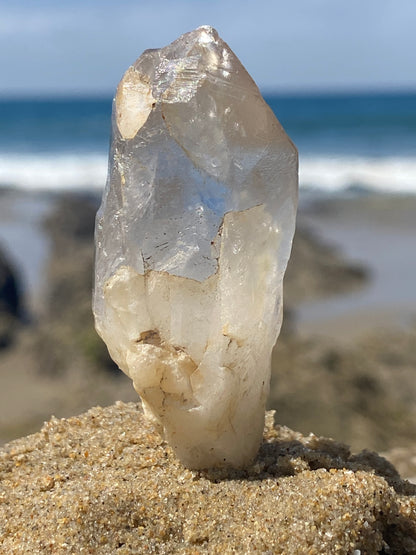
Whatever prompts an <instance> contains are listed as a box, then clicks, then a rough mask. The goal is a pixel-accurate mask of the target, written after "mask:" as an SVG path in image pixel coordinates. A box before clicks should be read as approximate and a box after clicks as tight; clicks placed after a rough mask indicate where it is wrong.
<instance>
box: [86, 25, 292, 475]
mask: <svg viewBox="0 0 416 555" xmlns="http://www.w3.org/2000/svg"><path fill="white" fill-rule="evenodd" d="M112 125H113V131H112V144H111V151H110V165H109V176H108V182H107V186H106V189H105V192H104V195H103V201H102V205H101V208H100V210H99V212H98V214H97V222H96V276H95V289H94V315H95V322H96V328H97V331H98V333H99V334H100V335H101V337H102V338H103V339H104V341H105V342H106V344H107V346H108V349H109V352H110V354H111V356H112V358H113V359H114V361H115V362H116V363H117V364H118V365H119V367H120V368H121V369H122V370H123V372H125V373H126V374H127V375H128V376H130V378H131V379H132V380H133V384H134V387H135V389H136V391H137V392H138V393H139V395H140V396H141V398H142V402H143V406H144V410H145V412H146V414H147V415H148V417H149V418H151V419H152V420H153V421H154V423H155V424H156V425H157V426H158V428H159V430H160V432H161V433H162V434H163V435H164V437H165V438H166V439H167V441H168V442H169V444H170V445H171V447H172V448H173V450H174V451H175V453H176V454H177V456H178V457H179V458H180V460H181V461H182V462H183V463H184V464H185V465H186V466H188V467H190V468H208V467H213V466H222V465H224V466H234V467H243V466H245V465H248V464H249V463H250V462H251V461H252V460H253V458H254V457H255V455H256V453H257V450H258V448H259V445H260V442H261V438H262V432H263V426H264V415H265V403H266V398H267V395H268V390H269V382H270V361H271V352H272V349H273V346H274V343H275V341H276V339H277V336H278V334H279V331H280V326H281V321H282V280H283V275H284V272H285V269H286V265H287V262H288V259H289V255H290V249H291V244H292V239H293V233H294V227H295V216H296V205H297V183H298V181H297V179H298V178H297V151H296V148H295V147H294V145H293V143H292V142H291V141H290V139H289V138H288V137H287V135H286V133H285V132H284V130H283V128H282V127H281V125H280V123H279V122H278V121H277V119H276V117H275V116H274V114H273V112H272V111H271V109H270V108H269V106H268V105H267V104H266V103H265V101H264V100H263V98H262V96H261V94H260V92H259V90H258V88H257V86H256V85H255V83H254V82H253V80H252V79H251V77H250V76H249V75H248V73H247V72H246V70H245V69H244V67H243V66H242V65H241V63H240V62H239V60H238V59H237V57H236V56H235V54H234V53H233V52H232V51H231V49H230V48H229V47H228V45H227V44H226V43H225V42H223V41H222V40H221V39H220V38H219V36H218V34H217V32H216V31H215V30H214V29H212V28H211V27H208V26H204V27H199V28H198V29H196V30H195V31H192V32H190V33H187V34H185V35H182V36H181V37H180V38H179V39H177V40H176V41H174V42H173V43H172V44H170V45H169V46H167V47H165V48H162V49H159V50H147V51H145V52H144V53H143V54H142V56H141V57H140V58H139V59H138V60H137V61H136V62H135V63H134V64H133V66H131V67H130V68H129V69H128V70H127V72H126V73H125V75H124V76H123V78H122V80H121V82H120V84H119V86H118V89H117V93H116V97H115V99H114V104H113V124H112Z"/></svg>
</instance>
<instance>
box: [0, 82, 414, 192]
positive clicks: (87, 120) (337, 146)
mask: <svg viewBox="0 0 416 555" xmlns="http://www.w3.org/2000/svg"><path fill="white" fill-rule="evenodd" d="M265 98H266V101H267V102H268V103H269V104H270V106H271V108H272V109H273V110H274V112H275V113H276V115H277V117H278V118H279V120H280V122H281V123H282V125H283V126H284V128H285V129H286V131H287V133H288V134H289V136H290V137H291V139H292V140H293V142H294V143H295V144H296V146H297V147H298V149H299V157H300V186H301V188H303V189H307V190H309V191H322V192H325V193H339V192H344V191H370V192H371V191H372V192H393V193H416V93H413V94H332V95H330V94H326V95H318V94H314V95H270V94H269V95H266V97H265ZM110 117H111V99H110V98H105V99H103V98H101V99H92V98H89V99H80V98H77V99H62V98H61V99H58V98H55V99H47V100H46V99H44V100H39V99H38V100H27V99H24V100H22V99H14V100H5V99H3V100H0V187H8V188H19V189H30V190H52V191H59V190H68V189H83V190H99V189H101V188H102V187H103V186H104V184H105V181H106V173H107V154H108V147H109V133H110Z"/></svg>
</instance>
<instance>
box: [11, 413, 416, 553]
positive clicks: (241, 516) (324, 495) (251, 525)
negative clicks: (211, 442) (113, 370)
mask: <svg viewBox="0 0 416 555" xmlns="http://www.w3.org/2000/svg"><path fill="white" fill-rule="evenodd" d="M0 476H1V482H0V546H1V548H2V550H3V551H2V552H3V553H8V554H9V553H10V554H25V553H28V554H29V553H30V554H31V555H35V554H41V553H42V554H43V553H46V554H48V553H50V554H52V553H97V554H113V553H119V554H129V553H161V554H163V553H165V554H168V553H181V554H189V555H190V554H197V553H211V554H215V553H217V554H228V553H230V554H231V553H276V554H277V553H281V554H288V553H293V554H303V553H308V554H311V555H312V554H316V555H317V554H319V553H339V554H345V555H347V554H355V555H358V554H363V555H364V554H373V553H379V552H380V553H381V552H382V553H390V554H403V553H414V552H415V551H416V516H415V515H416V496H415V494H416V486H414V485H412V484H409V483H407V482H405V481H403V480H401V479H400V477H399V476H398V474H397V472H396V471H395V469H394V468H393V467H392V466H391V465H390V464H389V463H387V462H386V461H385V460H384V459H382V458H381V457H379V456H378V455H376V454H375V453H369V452H363V453H360V454H358V455H355V456H352V455H351V454H350V452H349V450H348V448H347V447H346V446H345V445H342V444H339V443H336V442H334V441H331V440H327V439H324V438H319V437H316V436H312V435H311V436H308V437H303V436H302V435H300V434H298V433H296V432H293V431H291V430H289V429H288V428H284V427H279V426H276V427H274V425H273V415H272V414H269V415H268V418H267V425H266V429H265V434H264V443H263V445H262V447H261V450H260V453H259V455H258V457H257V459H256V461H255V462H254V464H253V465H252V466H250V467H249V468H248V469H246V470H245V471H230V470H221V469H218V470H210V471H199V472H195V471H190V470H187V469H186V468H184V467H183V466H182V465H181V464H180V463H179V462H178V460H177V459H176V458H175V457H174V456H173V454H172V451H171V450H170V448H169V447H168V446H167V445H166V443H165V442H163V441H162V440H161V439H160V437H159V436H158V435H157V434H155V432H154V431H153V429H152V427H151V426H150V425H149V423H148V422H147V421H146V420H145V419H144V418H143V415H142V413H141V410H140V408H139V406H138V405H136V404H133V403H131V404H127V405H126V404H123V403H116V404H115V405H113V406H111V407H107V408H105V409H101V408H99V407H97V408H94V409H91V410H90V411H89V412H88V413H86V414H83V415H80V416H77V417H72V418H69V419H67V420H57V419H55V418H53V419H52V420H50V421H49V422H47V423H46V424H45V425H44V426H43V428H42V430H41V431H40V432H39V433H37V434H34V435H32V436H29V437H27V438H23V439H21V440H17V441H14V442H12V443H10V444H9V445H7V446H5V447H4V449H2V450H0Z"/></svg>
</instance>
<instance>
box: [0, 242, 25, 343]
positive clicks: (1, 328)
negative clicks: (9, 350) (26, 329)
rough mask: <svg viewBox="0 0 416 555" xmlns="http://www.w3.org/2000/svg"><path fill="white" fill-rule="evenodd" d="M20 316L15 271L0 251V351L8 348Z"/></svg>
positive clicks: (20, 300)
mask: <svg viewBox="0 0 416 555" xmlns="http://www.w3.org/2000/svg"><path fill="white" fill-rule="evenodd" d="M21 316H22V297H21V292H20V286H19V283H18V277H17V273H16V271H15V270H14V269H13V268H12V266H11V263H10V262H9V261H8V260H7V258H6V255H5V253H4V252H3V251H2V250H1V249H0V349H2V348H5V347H8V346H9V345H10V344H11V342H12V340H13V337H14V334H15V333H16V328H17V326H18V323H19V321H20V319H21Z"/></svg>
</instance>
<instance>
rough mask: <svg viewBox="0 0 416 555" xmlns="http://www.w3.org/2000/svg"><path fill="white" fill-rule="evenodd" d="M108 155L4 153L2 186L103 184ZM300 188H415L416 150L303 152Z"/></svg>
mask: <svg viewBox="0 0 416 555" xmlns="http://www.w3.org/2000/svg"><path fill="white" fill-rule="evenodd" d="M106 176H107V156H106V155H104V154H102V153H86V154H83V155H81V154H69V153H60V154H51V153H49V154H38V153H37V154H33V155H32V154H30V155H29V154H27V155H17V154H14V153H12V154H7V155H6V154H0V186H2V187H11V188H18V189H28V190H51V191H60V190H77V189H78V190H79V189H83V190H99V189H102V188H103V187H104V184H105V181H106ZM299 180H300V185H301V188H304V189H308V190H317V191H321V192H326V193H341V192H345V191H348V190H354V189H355V190H365V191H369V192H375V193H376V192H379V193H412V194H416V156H415V157H410V156H409V157H379V158H376V157H374V158H365V157H360V156H339V157H333V156H330V155H313V156H312V155H309V156H308V155H305V156H302V154H300V168H299Z"/></svg>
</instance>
